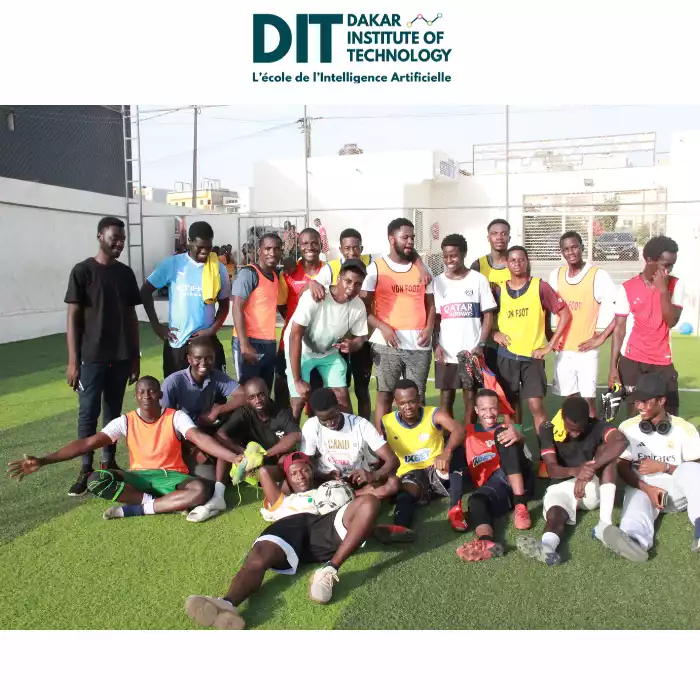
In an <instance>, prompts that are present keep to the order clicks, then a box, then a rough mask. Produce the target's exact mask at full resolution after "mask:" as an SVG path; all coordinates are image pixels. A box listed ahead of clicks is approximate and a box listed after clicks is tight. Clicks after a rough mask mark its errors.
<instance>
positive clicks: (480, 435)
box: [464, 425, 501, 488]
mask: <svg viewBox="0 0 700 700" xmlns="http://www.w3.org/2000/svg"><path fill="white" fill-rule="evenodd" d="M497 427H500V426H497ZM493 433H494V431H493V430H484V429H483V428H481V430H477V427H476V426H475V425H467V437H466V439H465V441H464V449H465V451H466V453H467V467H468V468H469V474H470V476H471V479H472V482H473V483H474V486H475V487H476V488H479V487H480V486H483V485H484V484H485V483H486V482H487V481H488V480H489V477H490V476H491V474H493V473H494V472H495V471H496V469H500V468H501V460H500V458H499V456H498V450H497V449H496V440H495V439H494V436H493Z"/></svg>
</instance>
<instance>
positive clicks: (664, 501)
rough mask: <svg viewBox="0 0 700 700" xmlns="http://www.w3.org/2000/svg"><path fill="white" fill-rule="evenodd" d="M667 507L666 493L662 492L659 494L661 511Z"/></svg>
mask: <svg viewBox="0 0 700 700" xmlns="http://www.w3.org/2000/svg"><path fill="white" fill-rule="evenodd" d="M667 505H668V491H664V492H663V493H662V494H661V510H663V509H664V508H666V506H667Z"/></svg>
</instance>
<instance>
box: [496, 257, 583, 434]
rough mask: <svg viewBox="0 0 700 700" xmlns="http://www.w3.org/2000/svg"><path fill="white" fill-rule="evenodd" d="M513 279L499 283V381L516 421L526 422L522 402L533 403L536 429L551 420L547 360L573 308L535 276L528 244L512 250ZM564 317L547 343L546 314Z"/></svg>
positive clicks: (509, 258) (530, 407) (497, 339)
mask: <svg viewBox="0 0 700 700" xmlns="http://www.w3.org/2000/svg"><path fill="white" fill-rule="evenodd" d="M507 259H508V269H509V270H510V275H511V277H510V280H509V281H507V282H503V283H502V284H501V285H499V293H498V302H499V311H498V328H499V330H497V331H496V332H495V333H494V334H493V338H494V340H495V341H496V342H497V343H498V346H499V347H498V377H499V382H500V384H501V386H502V387H503V391H504V392H505V394H506V397H507V398H508V401H509V402H510V405H511V406H513V408H514V409H515V422H516V423H522V419H521V416H522V407H521V406H520V398H521V397H522V398H523V399H525V400H526V401H527V404H528V407H529V409H530V411H531V412H532V418H533V422H534V424H535V430H536V431H538V432H539V428H540V425H542V423H543V422H544V421H545V420H546V419H547V416H546V415H545V412H544V397H545V395H546V393H547V377H546V376H545V373H544V357H545V355H547V354H548V353H550V352H551V351H552V350H553V349H554V348H555V347H556V346H557V344H558V343H559V340H560V338H561V336H562V334H563V333H564V330H565V329H566V327H567V326H568V324H569V322H570V321H571V312H570V311H569V307H568V306H567V305H566V304H565V303H564V301H563V300H562V299H561V297H559V296H558V295H557V294H556V292H555V291H554V290H553V289H552V288H551V287H550V286H549V285H548V284H547V283H546V282H545V281H544V280H541V279H539V278H538V277H530V260H529V258H528V255H527V251H526V250H525V248H523V247H522V246H518V245H516V246H512V247H511V248H509V249H508V257H507ZM547 311H549V312H550V313H551V314H558V316H559V322H558V324H557V328H556V330H555V331H554V334H553V336H552V338H551V339H550V340H549V342H547V338H546V328H545V325H546V324H545V317H546V312H547Z"/></svg>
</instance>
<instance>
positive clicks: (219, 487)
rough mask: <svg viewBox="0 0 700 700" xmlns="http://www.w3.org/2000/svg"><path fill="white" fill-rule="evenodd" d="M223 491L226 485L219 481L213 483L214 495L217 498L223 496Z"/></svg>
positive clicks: (224, 491)
mask: <svg viewBox="0 0 700 700" xmlns="http://www.w3.org/2000/svg"><path fill="white" fill-rule="evenodd" d="M224 493H226V486H225V485H224V484H222V483H221V482H220V481H217V482H216V483H215V484H214V495H215V496H216V497H217V498H223V497H224Z"/></svg>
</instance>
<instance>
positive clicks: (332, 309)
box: [284, 289, 369, 357]
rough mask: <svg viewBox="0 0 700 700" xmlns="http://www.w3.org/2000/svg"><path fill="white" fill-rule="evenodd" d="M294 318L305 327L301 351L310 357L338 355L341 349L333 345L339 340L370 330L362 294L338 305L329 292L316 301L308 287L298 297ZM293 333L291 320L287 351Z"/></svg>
mask: <svg viewBox="0 0 700 700" xmlns="http://www.w3.org/2000/svg"><path fill="white" fill-rule="evenodd" d="M291 320H292V321H293V322H295V323H298V324H299V325H300V326H304V327H305V328H306V331H305V333H304V335H303V337H302V341H301V353H302V355H306V356H308V357H327V356H328V355H333V354H338V349H337V348H334V347H333V344H334V343H338V342H340V340H342V338H344V337H345V335H346V334H347V333H348V332H350V333H352V335H354V336H360V335H367V334H368V333H369V330H368V328H367V310H366V308H365V304H364V302H363V301H362V299H360V298H359V297H355V298H354V299H351V300H350V301H346V302H345V303H344V304H339V303H338V302H337V301H336V300H335V299H333V296H332V295H331V294H330V293H328V294H326V297H325V299H323V301H314V300H313V297H312V296H311V292H310V291H309V290H308V289H307V290H306V291H305V292H304V293H303V294H302V295H301V297H300V298H299V304H298V305H297V308H296V310H295V311H294V314H293V315H292V319H291ZM291 332H292V323H291V322H290V323H288V324H287V330H286V331H285V332H284V347H285V351H286V352H287V353H289V337H290V334H291Z"/></svg>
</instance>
